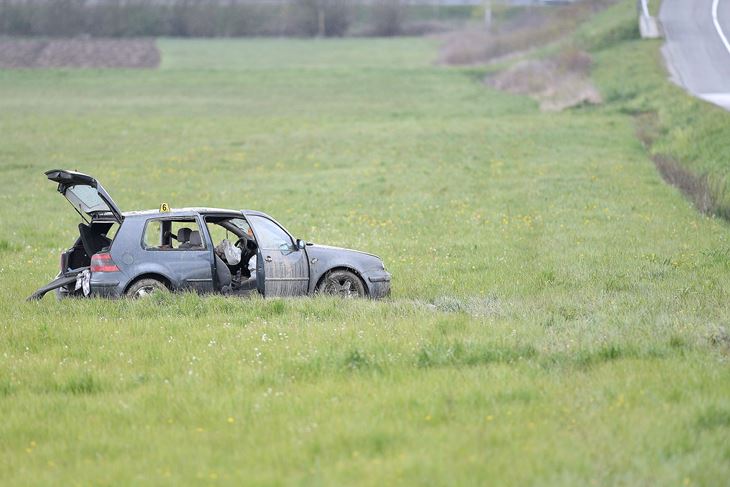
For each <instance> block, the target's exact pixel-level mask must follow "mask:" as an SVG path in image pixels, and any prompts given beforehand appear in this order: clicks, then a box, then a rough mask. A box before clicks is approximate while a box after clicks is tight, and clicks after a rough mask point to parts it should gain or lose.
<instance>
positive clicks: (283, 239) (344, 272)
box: [28, 169, 391, 300]
mask: <svg viewBox="0 0 730 487" xmlns="http://www.w3.org/2000/svg"><path fill="white" fill-rule="evenodd" d="M46 176H47V177H48V179H50V180H51V181H54V182H56V183H58V191H59V193H61V194H63V195H64V196H65V197H66V199H67V200H68V201H69V202H70V203H71V205H72V206H73V207H74V209H75V210H76V212H77V213H79V215H80V217H81V218H82V220H83V221H82V222H81V223H79V226H78V228H79V237H78V238H77V239H76V242H75V243H74V244H73V246H72V247H71V248H69V249H68V250H66V251H65V252H63V253H62V254H61V270H60V273H59V274H58V276H57V277H56V279H55V280H54V281H52V282H51V283H49V284H48V285H46V286H44V287H42V288H40V289H38V290H37V291H36V292H35V293H33V295H31V296H30V297H29V298H28V299H29V300H34V299H40V298H42V297H43V296H44V295H45V294H46V293H47V292H49V291H52V290H55V292H56V295H57V296H58V297H65V296H105V297H121V296H131V297H142V296H145V295H147V294H150V293H152V292H154V291H156V290H161V291H165V290H170V291H178V290H191V291H196V292H201V293H223V294H229V295H247V294H249V293H252V292H258V293H260V294H262V295H264V296H267V297H270V296H300V295H306V294H311V293H314V292H323V293H331V294H338V295H341V296H345V297H370V298H380V297H384V296H387V295H388V294H389V293H390V279H391V278H390V274H389V273H388V272H387V271H386V270H385V266H384V265H383V261H382V260H381V259H380V258H379V257H377V256H375V255H372V254H368V253H365V252H359V251H356V250H349V249H343V248H337V247H329V246H323V245H315V244H311V243H309V242H305V241H304V240H301V239H295V238H294V237H292V236H291V234H290V233H289V232H288V231H287V230H286V229H285V228H284V227H282V226H281V225H280V224H279V223H278V222H277V221H276V220H274V219H273V218H271V217H270V216H268V215H266V214H265V213H261V212H259V211H251V210H225V209H217V208H179V209H178V208H176V209H172V208H169V207H168V206H167V205H166V204H163V205H162V206H161V207H160V209H159V210H149V211H133V212H124V213H123V212H121V211H120V210H119V208H118V207H117V205H116V204H115V203H114V201H113V200H112V199H111V197H110V196H109V194H108V193H107V192H106V190H105V189H104V188H103V187H102V185H101V184H99V182H98V181H97V180H96V179H94V178H93V177H91V176H89V175H86V174H83V173H79V172H75V171H67V170H59V169H55V170H51V171H47V172H46Z"/></svg>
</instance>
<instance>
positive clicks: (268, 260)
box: [264, 255, 274, 262]
mask: <svg viewBox="0 0 730 487" xmlns="http://www.w3.org/2000/svg"><path fill="white" fill-rule="evenodd" d="M264 260H265V261H266V262H271V261H273V260H274V259H272V258H271V256H270V255H267V256H266V258H265V259H264Z"/></svg>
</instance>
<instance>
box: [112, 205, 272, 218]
mask: <svg viewBox="0 0 730 487" xmlns="http://www.w3.org/2000/svg"><path fill="white" fill-rule="evenodd" d="M242 213H243V214H244V215H255V216H265V217H267V218H271V217H270V216H269V215H267V214H266V213H263V212H261V211H256V210H231V209H226V208H205V207H190V208H170V211H165V212H162V211H160V210H159V209H156V210H138V211H125V212H124V213H122V215H124V217H125V218H128V217H132V218H134V217H150V216H160V217H171V216H172V217H175V216H192V215H198V214H201V215H207V214H216V215H221V214H222V215H231V216H236V215H241V214H242Z"/></svg>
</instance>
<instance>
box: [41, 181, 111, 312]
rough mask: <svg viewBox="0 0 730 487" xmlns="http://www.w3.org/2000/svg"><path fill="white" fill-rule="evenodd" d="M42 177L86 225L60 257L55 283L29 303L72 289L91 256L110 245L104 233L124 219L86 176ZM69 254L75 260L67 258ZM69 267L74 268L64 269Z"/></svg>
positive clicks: (98, 185)
mask: <svg viewBox="0 0 730 487" xmlns="http://www.w3.org/2000/svg"><path fill="white" fill-rule="evenodd" d="M45 174H46V176H47V177H48V179H50V180H51V181H53V182H56V183H58V192H59V193H61V194H62V195H63V196H64V197H65V198H66V199H67V200H68V201H69V203H71V206H73V207H74V209H75V210H76V211H77V212H78V214H79V215H81V218H83V219H84V220H86V222H87V223H86V224H84V223H81V224H80V225H79V232H80V237H79V239H78V240H77V242H76V244H75V245H74V247H73V248H71V249H69V250H67V251H66V252H64V254H62V256H61V273H60V274H59V275H58V276H57V277H56V279H55V280H54V281H52V282H50V283H49V284H47V285H46V286H43V287H42V288H40V289H38V290H37V291H36V292H35V293H33V294H32V295H31V296H30V297H29V298H28V300H30V301H34V300H38V299H41V298H42V297H43V295H44V294H46V293H47V292H48V291H52V290H54V289H58V288H61V287H68V286H71V285H73V284H74V283H75V282H76V280H77V277H78V275H79V274H80V273H81V272H83V271H84V270H86V269H89V263H90V262H89V261H90V259H91V256H92V255H94V254H95V253H96V252H99V251H100V250H101V249H102V248H104V247H105V246H108V245H109V243H111V240H110V239H109V238H107V237H106V232H107V231H108V230H109V228H110V227H111V226H112V225H113V223H112V220H113V221H115V222H116V223H119V224H121V223H122V220H123V219H124V217H123V216H122V212H121V211H120V210H119V207H118V206H117V205H116V203H114V200H112V198H111V196H109V193H107V192H106V190H105V189H104V187H103V186H102V185H101V184H99V182H98V181H97V180H96V179H94V178H93V177H91V176H89V175H88V174H83V173H80V172H76V171H67V170H64V169H52V170H50V171H46V173H45ZM71 254H74V255H75V257H74V258H70V257H69V256H70V255H71ZM69 264H70V267H74V268H73V269H71V268H68V269H67V267H69Z"/></svg>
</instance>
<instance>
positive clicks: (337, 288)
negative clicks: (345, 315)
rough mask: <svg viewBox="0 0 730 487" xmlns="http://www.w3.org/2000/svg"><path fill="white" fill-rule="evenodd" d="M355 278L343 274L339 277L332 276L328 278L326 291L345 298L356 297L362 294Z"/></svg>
mask: <svg viewBox="0 0 730 487" xmlns="http://www.w3.org/2000/svg"><path fill="white" fill-rule="evenodd" d="M354 279H355V278H353V277H350V276H342V277H337V278H332V277H330V278H329V279H327V286H326V287H325V291H326V292H327V293H329V294H336V295H338V296H342V297H345V298H354V297H356V296H359V295H360V292H359V291H358V289H357V284H356V283H355V281H354Z"/></svg>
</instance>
